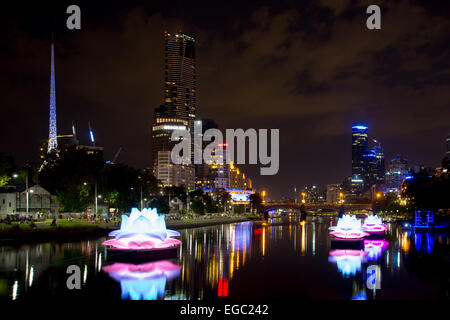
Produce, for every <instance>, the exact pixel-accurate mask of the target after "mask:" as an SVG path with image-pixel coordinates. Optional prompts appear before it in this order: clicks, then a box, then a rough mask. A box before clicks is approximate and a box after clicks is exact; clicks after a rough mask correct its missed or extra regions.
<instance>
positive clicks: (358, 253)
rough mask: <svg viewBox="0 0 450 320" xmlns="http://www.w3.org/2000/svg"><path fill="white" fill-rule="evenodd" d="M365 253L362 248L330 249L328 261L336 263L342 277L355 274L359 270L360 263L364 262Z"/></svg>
mask: <svg viewBox="0 0 450 320" xmlns="http://www.w3.org/2000/svg"><path fill="white" fill-rule="evenodd" d="M365 259H366V253H365V252H364V251H362V250H343V249H338V250H333V251H330V257H329V258H328V261H329V262H334V263H336V264H337V267H338V270H339V271H340V272H341V273H342V275H343V276H344V277H347V276H350V275H353V276H354V275H355V274H356V272H359V271H361V264H362V263H363V262H365Z"/></svg>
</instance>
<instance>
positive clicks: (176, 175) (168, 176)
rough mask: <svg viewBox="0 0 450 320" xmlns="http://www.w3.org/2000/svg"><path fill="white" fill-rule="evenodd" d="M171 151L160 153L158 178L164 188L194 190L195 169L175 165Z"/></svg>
mask: <svg viewBox="0 0 450 320" xmlns="http://www.w3.org/2000/svg"><path fill="white" fill-rule="evenodd" d="M170 154H171V151H159V152H158V166H157V172H156V175H155V176H156V178H157V179H158V180H159V181H160V183H161V185H162V186H164V187H169V186H184V188H185V189H186V190H191V189H194V187H195V186H194V167H193V166H192V165H185V164H173V163H172V161H171V159H170V157H171V156H170Z"/></svg>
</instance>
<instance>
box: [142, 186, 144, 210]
mask: <svg viewBox="0 0 450 320" xmlns="http://www.w3.org/2000/svg"><path fill="white" fill-rule="evenodd" d="M142 209H144V203H143V202H142V184H141V211H142Z"/></svg>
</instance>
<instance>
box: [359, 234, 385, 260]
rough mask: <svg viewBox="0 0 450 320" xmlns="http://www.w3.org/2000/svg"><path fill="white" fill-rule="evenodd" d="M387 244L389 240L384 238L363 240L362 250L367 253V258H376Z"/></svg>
mask: <svg viewBox="0 0 450 320" xmlns="http://www.w3.org/2000/svg"><path fill="white" fill-rule="evenodd" d="M388 245H389V242H387V241H385V240H373V239H371V240H368V239H367V240H364V251H365V252H366V253H367V256H368V259H369V260H370V261H372V260H377V259H379V258H380V257H381V254H382V253H383V251H384V250H386V247H387V246H388Z"/></svg>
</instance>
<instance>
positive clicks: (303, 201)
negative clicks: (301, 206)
mask: <svg viewBox="0 0 450 320" xmlns="http://www.w3.org/2000/svg"><path fill="white" fill-rule="evenodd" d="M305 197H306V193H305V192H302V203H306V200H305Z"/></svg>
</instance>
